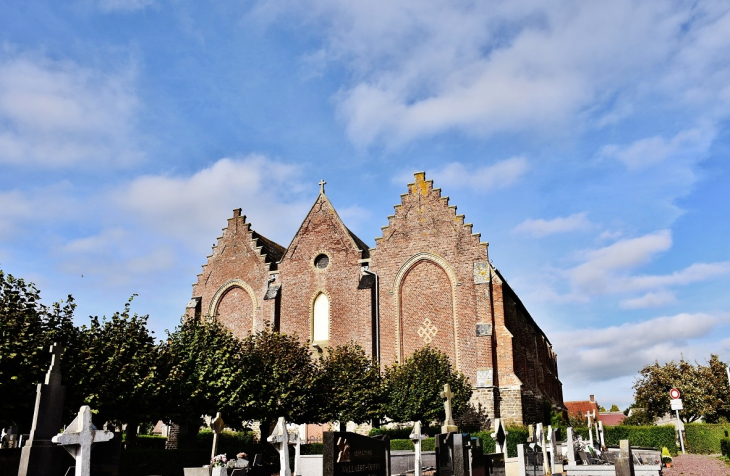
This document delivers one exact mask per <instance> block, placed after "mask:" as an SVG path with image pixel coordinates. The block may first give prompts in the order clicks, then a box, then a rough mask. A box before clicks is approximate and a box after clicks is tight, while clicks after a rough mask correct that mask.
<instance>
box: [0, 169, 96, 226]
mask: <svg viewBox="0 0 730 476" xmlns="http://www.w3.org/2000/svg"><path fill="white" fill-rule="evenodd" d="M71 190H72V189H71V187H70V186H69V185H68V184H67V183H64V182H61V183H58V184H55V185H48V186H44V187H39V188H33V189H30V190H6V191H0V237H1V238H7V239H9V238H11V237H12V236H16V235H23V234H25V233H26V232H27V231H28V230H29V229H30V228H32V226H33V225H36V224H37V223H38V220H39V219H41V218H42V219H43V220H44V221H45V223H47V224H51V223H53V224H55V223H57V222H59V221H69V220H74V219H77V218H78V217H80V216H82V215H83V214H84V212H85V210H86V207H85V205H84V204H83V203H81V202H80V201H79V200H77V199H76V198H74V197H72V196H71Z"/></svg>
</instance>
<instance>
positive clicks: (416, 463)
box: [409, 421, 427, 476]
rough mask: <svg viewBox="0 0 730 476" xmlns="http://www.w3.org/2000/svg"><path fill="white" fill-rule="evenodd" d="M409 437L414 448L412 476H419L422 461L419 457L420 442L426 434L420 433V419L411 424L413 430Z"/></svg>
mask: <svg viewBox="0 0 730 476" xmlns="http://www.w3.org/2000/svg"><path fill="white" fill-rule="evenodd" d="M409 438H410V439H411V441H412V442H413V447H414V448H415V452H414V453H415V456H414V459H413V471H414V475H413V476H421V470H422V468H423V461H422V458H421V442H422V441H423V440H425V439H426V438H427V436H426V435H424V434H422V433H421V422H420V421H417V422H416V424H415V425H414V426H413V431H412V432H411V435H410V436H409Z"/></svg>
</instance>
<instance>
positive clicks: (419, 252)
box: [370, 172, 491, 381]
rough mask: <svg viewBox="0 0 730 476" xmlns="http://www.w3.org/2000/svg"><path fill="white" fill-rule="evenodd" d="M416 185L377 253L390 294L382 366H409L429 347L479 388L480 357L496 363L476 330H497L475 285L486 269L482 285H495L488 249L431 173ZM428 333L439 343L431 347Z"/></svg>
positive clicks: (376, 264) (384, 309)
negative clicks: (406, 362)
mask: <svg viewBox="0 0 730 476" xmlns="http://www.w3.org/2000/svg"><path fill="white" fill-rule="evenodd" d="M414 178H415V180H414V181H413V183H409V184H408V193H404V194H402V195H401V203H400V205H395V206H394V209H395V213H394V214H393V215H390V216H389V217H388V225H387V226H384V227H383V228H382V230H383V234H382V236H381V237H379V238H376V239H375V243H376V245H375V248H374V249H372V250H370V254H371V257H372V268H373V270H374V271H375V272H377V273H378V274H379V276H380V282H381V283H382V284H381V286H382V288H383V293H386V294H387V298H386V299H382V301H381V309H380V315H381V328H380V329H381V333H382V339H383V344H382V360H383V362H384V363H388V364H390V363H392V362H394V361H396V360H402V359H404V358H405V357H407V356H408V355H409V354H410V353H411V352H413V351H414V350H415V349H417V348H419V347H422V346H423V345H426V344H428V345H431V346H435V347H437V348H439V349H440V350H442V351H443V352H446V353H447V354H449V356H450V357H451V359H452V362H454V363H455V364H456V366H457V367H458V368H459V369H460V370H461V371H462V372H464V373H465V374H466V375H467V376H469V377H470V379H472V381H475V379H476V371H477V365H476V362H477V361H478V360H480V359H477V354H478V353H486V354H485V355H484V356H483V359H481V360H484V361H486V360H487V359H488V358H489V357H491V347H490V346H489V344H487V343H485V342H483V341H484V339H482V340H481V341H479V346H477V341H476V340H475V336H474V326H475V324H476V322H482V321H483V322H491V316H490V310H489V307H488V302H487V300H486V299H484V298H483V295H484V293H481V295H480V296H477V294H478V293H476V289H475V286H476V283H475V278H474V277H475V273H476V272H477V271H475V270H476V269H479V273H482V274H486V278H485V279H483V280H481V281H480V283H486V282H488V280H489V257H488V253H487V246H488V245H487V243H482V242H481V241H480V237H481V235H480V234H479V233H473V229H472V228H473V227H472V224H471V223H465V222H464V215H458V214H457V213H456V206H453V205H449V198H448V197H442V196H441V190H440V189H438V188H433V181H432V180H426V174H425V173H424V172H418V173H416V174H414ZM475 266H476V268H475ZM427 316H431V317H427ZM426 318H427V319H428V322H426V320H425V319H426ZM437 321H438V322H437ZM422 329H423V330H422ZM418 331H421V334H418V333H417V332H418ZM427 331H428V332H430V333H431V334H432V335H431V336H430V337H429V338H425V340H424V337H423V335H424V332H427ZM482 344H484V345H482ZM487 354H488V355H487Z"/></svg>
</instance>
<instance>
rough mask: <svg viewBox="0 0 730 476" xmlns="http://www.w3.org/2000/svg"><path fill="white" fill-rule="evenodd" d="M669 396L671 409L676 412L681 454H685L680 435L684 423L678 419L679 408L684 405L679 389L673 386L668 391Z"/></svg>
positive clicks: (682, 439)
mask: <svg viewBox="0 0 730 476" xmlns="http://www.w3.org/2000/svg"><path fill="white" fill-rule="evenodd" d="M669 396H670V397H671V399H672V400H670V405H671V408H672V410H674V411H675V412H677V431H678V432H679V444H680V445H681V446H682V454H685V452H684V438H683V437H682V432H683V430H684V425H683V424H682V420H680V419H679V410H682V409H683V408H684V407H683V406H682V399H681V398H679V397H680V393H679V390H677V389H676V388H673V389H671V390H670V391H669Z"/></svg>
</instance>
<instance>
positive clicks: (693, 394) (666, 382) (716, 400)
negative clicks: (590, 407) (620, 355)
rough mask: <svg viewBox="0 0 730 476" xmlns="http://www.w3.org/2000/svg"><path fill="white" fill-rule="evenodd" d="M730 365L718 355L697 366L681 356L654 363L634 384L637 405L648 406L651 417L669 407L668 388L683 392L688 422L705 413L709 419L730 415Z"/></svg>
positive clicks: (684, 417) (646, 368)
mask: <svg viewBox="0 0 730 476" xmlns="http://www.w3.org/2000/svg"><path fill="white" fill-rule="evenodd" d="M726 368H727V365H726V364H724V363H723V362H721V361H720V359H719V358H718V356H717V355H711V356H710V360H709V361H708V362H707V365H702V364H700V363H698V362H696V363H695V364H694V365H693V364H692V363H691V362H687V361H686V360H684V359H682V360H680V361H679V362H674V361H671V362H667V363H666V364H664V365H659V363H658V362H654V363H653V364H651V365H647V366H645V367H644V368H643V369H641V371H640V372H639V374H640V377H639V378H637V380H636V382H635V384H634V391H635V400H636V404H637V405H638V406H640V407H643V408H645V411H646V415H647V416H648V417H650V418H652V419H654V418H656V417H660V416H662V415H664V414H665V413H667V412H669V411H671V410H670V397H669V391H670V390H671V389H672V388H676V389H678V390H679V391H680V393H681V398H682V405H683V407H684V409H683V410H681V411H680V412H679V415H680V418H682V421H684V422H686V423H690V422H693V421H696V420H698V419H699V418H700V417H702V416H704V417H705V418H706V419H708V420H709V421H715V420H717V419H718V418H720V417H727V416H728V415H730V388H728V381H727V379H728V378H727V373H726Z"/></svg>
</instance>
